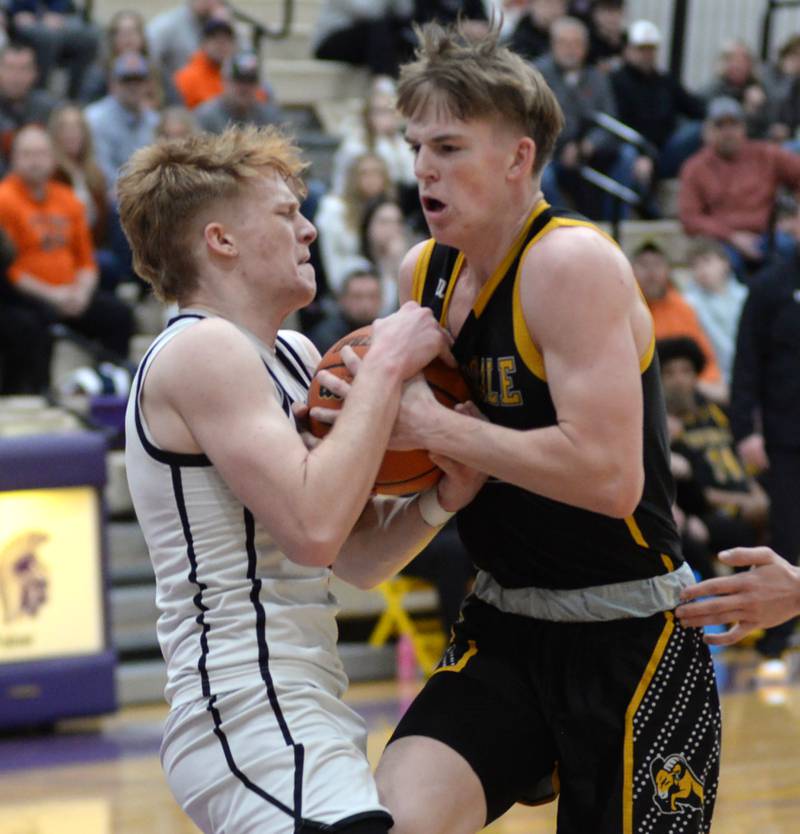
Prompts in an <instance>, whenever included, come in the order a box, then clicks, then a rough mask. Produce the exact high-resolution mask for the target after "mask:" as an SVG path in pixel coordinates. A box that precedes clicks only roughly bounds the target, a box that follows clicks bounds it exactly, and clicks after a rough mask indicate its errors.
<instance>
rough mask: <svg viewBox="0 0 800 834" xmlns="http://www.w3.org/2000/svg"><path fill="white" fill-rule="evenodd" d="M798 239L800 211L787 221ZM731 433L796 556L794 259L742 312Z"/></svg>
mask: <svg viewBox="0 0 800 834" xmlns="http://www.w3.org/2000/svg"><path fill="white" fill-rule="evenodd" d="M790 222H791V224H792V225H793V227H794V228H793V233H794V236H795V237H800V207H795V211H794V215H793V217H792V219H791V221H790ZM730 412H731V414H730V416H731V429H732V431H733V436H734V439H735V440H736V441H737V448H738V451H739V454H740V456H741V458H742V459H743V460H744V461H745V463H746V464H747V465H749V466H750V467H751V468H752V469H758V470H765V484H766V487H767V492H768V493H769V496H770V501H771V510H770V524H771V533H772V539H771V544H772V547H773V548H774V549H775V550H776V551H777V552H778V553H779V554H780V555H781V556H783V558H784V559H786V560H787V561H789V562H790V563H791V564H795V565H796V564H797V562H798V556H800V512H798V508H800V259H798V258H797V257H795V258H794V259H792V260H790V261H789V260H786V261H781V262H778V263H775V264H772V265H770V266H768V267H767V268H766V269H765V270H764V271H763V272H762V273H761V274H760V275H758V276H757V277H756V279H755V280H754V281H753V284H752V286H751V289H750V294H749V296H748V299H747V301H746V302H745V305H744V309H743V310H742V318H741V320H740V322H739V334H738V338H737V345H736V359H735V362H734V368H733V384H732V386H731V409H730ZM793 627H794V621H792V620H790V621H789V622H788V623H786V624H784V625H782V626H779V627H777V628H774V629H769V630H768V631H767V633H766V635H765V637H764V638H763V639H762V640H761V641H760V642H759V644H758V649H759V651H760V652H761V653H762V655H764V656H766V657H770V658H775V657H779V656H780V654H781V653H782V651H783V650H784V649H785V648H786V646H787V645H788V640H789V636H790V635H791V632H792V630H793Z"/></svg>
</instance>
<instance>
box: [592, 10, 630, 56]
mask: <svg viewBox="0 0 800 834" xmlns="http://www.w3.org/2000/svg"><path fill="white" fill-rule="evenodd" d="M588 23H589V58H588V61H589V63H590V64H592V65H594V66H596V67H599V68H600V69H602V70H604V71H605V72H611V71H613V70H615V69H617V68H618V67H620V66H621V65H622V53H623V50H624V48H625V2H624V0H593V2H592V5H591V9H590V11H589V21H588Z"/></svg>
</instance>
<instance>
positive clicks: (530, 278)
mask: <svg viewBox="0 0 800 834" xmlns="http://www.w3.org/2000/svg"><path fill="white" fill-rule="evenodd" d="M522 270H523V283H524V284H530V283H531V282H535V283H536V285H537V287H539V288H540V289H543V290H547V289H552V290H553V291H554V292H559V293H561V292H569V293H572V292H573V291H584V292H592V293H594V292H595V291H596V290H597V289H600V290H602V291H603V292H614V291H615V288H618V289H619V291H625V292H626V294H627V293H628V292H632V291H633V290H635V285H636V280H635V278H634V276H633V272H632V270H631V267H630V264H629V263H628V259H627V258H626V257H625V255H624V253H623V252H622V250H621V249H620V248H619V247H618V246H617V245H616V244H615V243H613V242H612V241H611V240H609V239H608V238H607V237H606V236H605V235H603V234H602V233H601V232H599V231H598V230H596V229H593V228H589V227H585V226H566V227H562V228H558V229H554V230H553V231H551V232H549V233H548V234H546V235H545V236H544V237H543V238H542V239H541V240H540V241H538V242H537V243H536V244H534V245H533V246H531V247H530V248H529V249H528V251H527V252H526V253H525V256H524V260H523V264H522Z"/></svg>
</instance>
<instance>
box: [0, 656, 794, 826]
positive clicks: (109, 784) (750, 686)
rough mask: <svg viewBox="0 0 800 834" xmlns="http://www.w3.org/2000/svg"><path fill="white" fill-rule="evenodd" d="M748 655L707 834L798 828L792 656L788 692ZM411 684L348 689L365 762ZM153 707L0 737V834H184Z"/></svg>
mask: <svg viewBox="0 0 800 834" xmlns="http://www.w3.org/2000/svg"><path fill="white" fill-rule="evenodd" d="M756 662H757V661H756V657H755V655H754V654H753V653H752V651H750V650H747V649H745V650H742V649H738V650H728V651H727V652H725V653H721V654H718V655H716V665H717V677H718V680H719V683H720V689H721V691H722V693H723V696H722V704H723V712H724V724H723V733H724V735H723V754H722V775H721V787H720V792H719V799H718V802H717V808H716V813H715V817H714V825H713V828H712V831H713V834H798V832H800V779H798V773H800V654H798V653H795V654H793V655H790V658H789V669H790V682H789V684H788V685H783V686H772V687H769V688H763V687H762V688H758V687H756V686H755V684H754V681H753V672H754V670H755V666H756ZM416 686H417V684H402V685H400V684H397V683H395V682H382V683H374V684H358V685H354V686H353V687H352V688H351V690H350V692H349V694H348V696H347V700H348V701H349V702H350V703H351V704H352V705H353V707H354V708H355V709H356V710H358V711H359V712H360V713H361V714H362V715H363V716H364V718H365V719H366V721H367V723H368V725H369V728H370V736H369V755H370V759H371V761H373V762H376V761H377V759H378V756H379V755H380V751H381V749H382V748H383V745H384V743H385V742H386V739H387V738H388V736H389V733H390V731H391V727H392V726H393V724H394V723H395V722H396V721H397V718H398V716H399V714H400V711H401V710H402V709H403V707H404V705H405V704H406V703H407V702H408V700H409V699H410V698H411V697H413V694H414V688H415V687H416ZM165 714H166V708H165V707H163V706H160V705H159V706H142V707H134V708H126V709H124V710H122V711H121V712H119V713H118V714H116V715H114V716H110V717H107V718H100V719H91V720H80V721H70V722H64V723H63V724H62V725H59V727H58V729H57V730H56V731H54V732H50V733H44V734H33V733H31V734H15V735H5V736H0V834H142V832H148V834H196V832H197V829H196V828H195V827H194V825H193V824H192V823H191V822H190V821H189V820H188V818H187V817H186V816H185V815H184V814H183V812H182V811H181V810H180V809H179V808H178V806H177V805H176V804H175V802H174V800H173V799H172V796H171V794H170V793H169V790H168V788H167V786H166V783H165V781H164V778H163V775H162V773H161V769H160V765H159V761H158V745H159V739H160V733H161V723H162V721H163V719H164V716H165ZM487 831H490V832H491V834H545V832H547V834H553V832H554V831H555V805H551V806H545V807H540V808H525V807H522V806H516V807H515V808H513V809H512V810H511V811H510V812H509V813H508V814H506V816H505V817H504V818H503V819H502V820H499V821H498V822H496V823H495V824H494V825H493V826H491V828H489V829H487Z"/></svg>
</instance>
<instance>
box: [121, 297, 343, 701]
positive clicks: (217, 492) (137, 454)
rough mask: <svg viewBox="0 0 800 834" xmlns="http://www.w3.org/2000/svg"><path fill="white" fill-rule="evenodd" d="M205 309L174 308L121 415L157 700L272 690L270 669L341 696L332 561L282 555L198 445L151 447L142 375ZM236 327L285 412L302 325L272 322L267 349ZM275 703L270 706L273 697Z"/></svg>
mask: <svg viewBox="0 0 800 834" xmlns="http://www.w3.org/2000/svg"><path fill="white" fill-rule="evenodd" d="M207 315H208V314H207V313H205V312H203V311H194V310H185V311H182V312H181V314H180V315H179V316H177V317H176V318H175V319H173V320H172V321H171V322H170V324H169V326H168V327H167V328H166V330H164V332H163V333H162V334H161V335H160V336H159V337H158V338H157V339H156V340H155V342H154V343H153V345H152V346H151V347H150V350H149V351H148V353H147V354H146V356H145V357H144V359H143V360H142V362H141V364H140V366H139V370H138V372H137V374H136V377H135V379H134V383H133V389H132V392H131V397H130V400H129V403H128V411H127V415H126V437H127V442H126V450H125V462H126V467H127V475H128V482H129V484H130V490H131V496H132V498H133V504H134V507H135V509H136V515H137V516H138V519H139V523H140V525H141V528H142V531H143V533H144V537H145V540H146V542H147V546H148V548H149V551H150V557H151V559H152V562H153V567H154V569H155V575H156V601H157V603H158V607H159V610H160V612H161V615H160V617H159V621H158V639H159V643H160V645H161V650H162V652H163V654H164V658H165V660H166V662H167V678H168V679H167V687H166V692H165V695H166V698H167V701H168V702H169V703H170V704H172V705H173V706H176V705H179V704H182V703H188V702H189V701H193V700H197V699H209V698H212V697H214V696H216V695H217V694H220V693H224V692H229V691H232V690H235V689H240V688H242V687H248V686H252V685H254V684H255V685H258V684H260V685H262V686H265V687H266V690H267V692H268V693H269V695H270V700H273V699H276V695H275V680H276V679H279V680H280V681H282V682H284V683H286V682H291V681H296V682H303V683H305V684H310V685H312V686H319V687H322V688H324V689H325V690H327V691H328V692H331V693H332V694H334V695H337V696H340V695H341V694H342V693H343V692H344V689H345V687H346V684H347V679H346V677H345V674H344V670H343V668H342V664H341V661H340V660H339V657H338V655H337V652H336V639H337V628H336V621H335V615H336V610H337V609H336V600H335V598H334V597H333V596H332V594H331V593H330V590H329V583H330V571H329V570H328V569H327V568H316V567H304V566H302V565H298V564H295V563H294V562H292V561H290V560H289V559H287V558H286V556H284V555H283V554H282V553H281V552H280V551H279V550H278V549H277V548H276V547H275V545H274V543H273V541H272V539H271V537H270V534H269V532H268V531H267V530H266V529H264V528H263V527H262V526H261V524H260V523H259V522H258V520H256V519H255V518H254V516H253V514H252V513H251V512H250V511H249V510H248V508H247V507H245V506H244V505H242V504H241V502H240V501H238V500H237V498H236V497H235V496H234V495H233V493H232V492H231V491H230V489H229V488H228V486H227V485H226V484H225V482H224V481H223V480H222V478H221V477H220V476H219V474H218V472H217V470H216V468H215V467H214V466H213V464H212V463H211V461H210V460H209V459H208V458H207V457H206V456H205V455H203V454H178V453H175V452H170V451H168V450H165V449H160V448H158V447H157V446H156V444H155V442H154V440H153V437H152V435H151V434H150V432H149V430H148V427H147V423H146V421H145V419H144V414H143V412H142V409H141V407H140V396H141V390H142V384H143V382H144V379H145V377H146V375H147V372H148V371H149V369H150V368H151V367H152V364H153V362H154V361H157V357H158V353H159V351H160V350H161V349H162V348H163V347H164V346H165V345H166V344H167V343H168V342H169V341H170V340H171V339H173V338H175V337H176V336H177V335H178V334H179V333H181V332H183V331H184V330H185V329H186V328H189V327H192V326H194V325H196V324H197V322H199V321H201V320H202V319H203V318H204V317H206V316H207ZM242 332H243V333H244V334H245V335H246V336H248V338H249V339H250V340H251V342H252V343H253V345H254V348H255V349H256V350H257V351H258V353H259V355H260V357H261V359H262V361H263V363H264V366H265V367H264V374H265V376H266V377H268V378H269V380H270V381H271V385H272V386H273V388H274V390H275V396H276V397H277V398H278V402H279V403H280V404H281V407H282V408H283V410H284V412H285V414H286V419H287V420H289V421H292V422H293V421H294V418H293V416H292V412H291V408H290V406H291V403H292V402H294V401H302V402H305V400H306V394H307V389H308V384H309V382H310V380H311V375H312V374H313V370H314V362H315V355H314V353H313V347H311V345H310V342H308V340H307V339H306V338H305V337H304V336H301V335H300V334H298V333H293V332H290V331H281V332H280V333H279V334H278V338H277V342H276V346H275V350H274V351H273V350H271V349H270V348H269V347H267V346H266V345H264V344H263V343H261V342H260V341H259V340H258V339H257V338H256V337H255V336H253V335H252V334H250V333H248V332H247V331H244V330H242ZM220 428H221V430H222V429H224V427H220ZM279 453H280V450H277V449H259V450H256V449H254V450H253V454H254V455H255V454H279ZM273 709H275V710H276V711H279V705H278V704H277V699H276V700H275V702H274V703H273Z"/></svg>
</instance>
